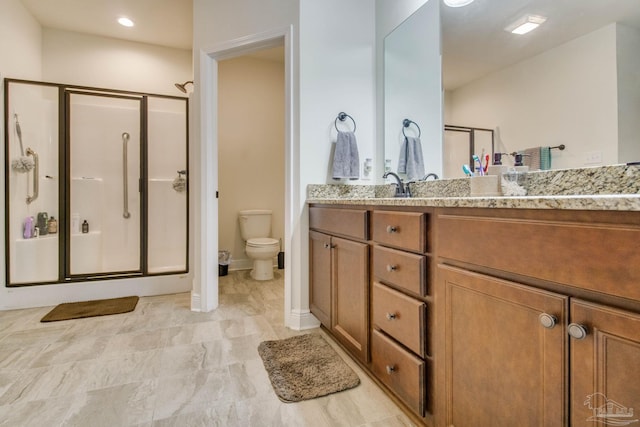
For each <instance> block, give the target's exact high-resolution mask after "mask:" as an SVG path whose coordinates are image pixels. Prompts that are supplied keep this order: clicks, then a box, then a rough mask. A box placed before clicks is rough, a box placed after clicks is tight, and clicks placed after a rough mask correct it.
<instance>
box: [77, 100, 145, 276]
mask: <svg viewBox="0 0 640 427" xmlns="http://www.w3.org/2000/svg"><path fill="white" fill-rule="evenodd" d="M66 97H67V106H68V107H67V108H68V111H67V121H68V123H67V126H68V129H69V134H68V156H69V161H68V165H69V170H68V175H69V180H68V194H69V198H68V218H67V225H68V236H69V246H68V256H67V263H68V264H67V269H68V271H69V275H70V276H72V277H73V276H75V277H78V276H105V275H119V274H122V275H125V274H131V273H134V272H142V257H141V253H142V249H141V240H142V239H141V230H142V218H143V216H144V215H143V212H142V203H141V196H140V190H141V189H140V182H141V181H140V179H141V170H142V167H141V165H142V163H141V154H142V148H143V147H142V144H141V141H142V140H143V138H142V135H141V129H144V126H142V123H143V120H144V117H143V114H142V111H143V102H144V99H143V98H142V97H137V96H124V95H118V94H104V93H85V92H79V91H70V90H68V91H67V92H66Z"/></svg>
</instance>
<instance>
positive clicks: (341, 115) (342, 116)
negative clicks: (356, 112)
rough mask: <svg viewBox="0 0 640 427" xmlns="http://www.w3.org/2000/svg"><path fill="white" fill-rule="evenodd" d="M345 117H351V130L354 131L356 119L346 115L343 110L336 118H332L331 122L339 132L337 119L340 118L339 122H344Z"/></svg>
mask: <svg viewBox="0 0 640 427" xmlns="http://www.w3.org/2000/svg"><path fill="white" fill-rule="evenodd" d="M347 117H349V118H350V119H351V121H352V122H353V132H354V133H355V131H356V121H355V120H353V117H351V116H350V115H348V114H347V113H345V112H341V113H338V117H336V119H335V120H334V122H333V124H334V126H335V127H336V130H337V131H338V132H340V130H339V129H338V120H340V121H341V122H344V121H345V120H346V119H347Z"/></svg>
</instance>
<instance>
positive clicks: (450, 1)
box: [444, 0, 473, 7]
mask: <svg viewBox="0 0 640 427" xmlns="http://www.w3.org/2000/svg"><path fill="white" fill-rule="evenodd" d="M471 3H473V0H444V4H446V5H447V6H449V7H462V6H466V5H468V4H471Z"/></svg>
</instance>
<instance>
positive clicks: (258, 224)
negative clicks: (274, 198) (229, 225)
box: [238, 210, 280, 280]
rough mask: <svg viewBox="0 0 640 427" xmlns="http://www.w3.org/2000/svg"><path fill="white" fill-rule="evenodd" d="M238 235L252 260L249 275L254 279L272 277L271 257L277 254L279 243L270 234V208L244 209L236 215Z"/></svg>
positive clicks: (269, 278) (268, 278)
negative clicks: (238, 226)
mask: <svg viewBox="0 0 640 427" xmlns="http://www.w3.org/2000/svg"><path fill="white" fill-rule="evenodd" d="M238 219H239V221H240V235H241V236H242V240H244V241H245V242H247V245H246V246H245V249H244V250H245V252H246V254H247V256H248V257H249V258H250V259H252V260H253V270H251V277H253V278H254V279H255V280H271V279H273V258H274V257H275V256H276V255H278V251H279V250H280V244H279V242H278V240H277V239H272V238H270V237H269V236H270V235H271V211H270V210H245V211H240V214H239V215H238Z"/></svg>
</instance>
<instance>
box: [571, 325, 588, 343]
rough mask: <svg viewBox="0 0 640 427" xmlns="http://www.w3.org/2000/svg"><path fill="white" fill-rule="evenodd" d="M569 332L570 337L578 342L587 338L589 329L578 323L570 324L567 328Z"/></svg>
mask: <svg viewBox="0 0 640 427" xmlns="http://www.w3.org/2000/svg"><path fill="white" fill-rule="evenodd" d="M567 332H569V336H570V337H571V338H575V339H577V340H583V339H585V337H586V336H587V333H588V332H587V327H586V326H584V325H579V324H577V323H570V324H569V327H568V328H567Z"/></svg>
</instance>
